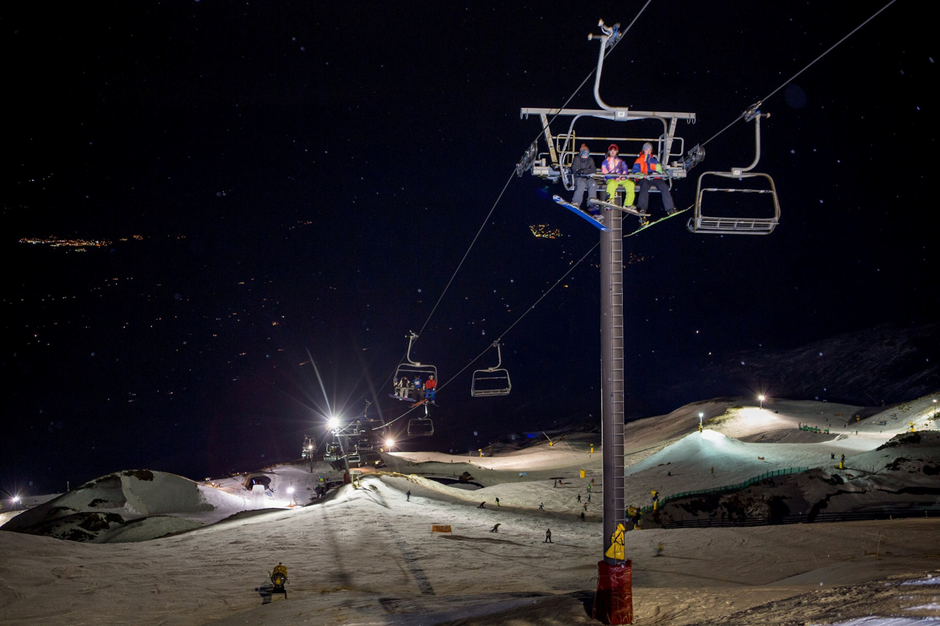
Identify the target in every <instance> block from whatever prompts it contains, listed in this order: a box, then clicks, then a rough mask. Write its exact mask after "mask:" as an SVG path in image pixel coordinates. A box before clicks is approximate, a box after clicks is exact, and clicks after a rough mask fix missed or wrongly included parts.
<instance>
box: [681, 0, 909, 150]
mask: <svg viewBox="0 0 940 626" xmlns="http://www.w3.org/2000/svg"><path fill="white" fill-rule="evenodd" d="M895 2H897V0H890V2H888V4H886V5H884V6H883V7H881V8H880V9H878V10H877V11H875V13H873V14H872V15H871V16H870V17H869V18H868V19H866V20H865V21H864V22H862V23H861V24H859V25H858V26H856V27H855V28H854V29H852V30H851V31H850V32H849V33H848V34H847V35H845V36H844V37H843V38H842V39H840V40H839V41H837V42H836V43H834V44H832V45H831V46H830V47H829V48H828V49H827V50H826V51H825V52H823V53H822V54H820V55H819V56H818V57H816V58H815V59H813V60H812V61H810V62H809V64H807V65H806V66H805V67H804V68H803V69H801V70H800V71H799V72H797V73H796V74H794V75H793V76H791V77H790V78H788V79H787V80H785V81H784V82H783V83H782V84H781V85H780V86H779V87H777V88H776V89H774V90H773V91H771V92H770V93H769V94H767V95H766V96H764V97H763V98H761V99H760V100H758V101H757V105H756V106H759V105H760V104H762V103H763V102H766V101H767V100H769V99H770V98H771V96H774V95H776V94H777V92H779V91H780V90H781V89H783V88H784V87H786V86H787V85H789V84H790V83H792V82H793V81H794V80H796V78H797V77H798V76H799V75H800V74H802V73H803V72H805V71H806V70H808V69H809V68H810V67H812V66H813V65H815V64H816V62H817V61H819V60H821V59H822V58H823V57H824V56H826V55H827V54H829V53H830V52H832V51H833V50H835V49H836V48H837V47H838V46H839V45H840V44H842V43H843V42H844V41H845V40H846V39H848V38H849V37H851V36H852V35H854V34H855V33H857V32H858V31H859V30H861V29H862V28H863V27H864V26H865V25H866V24H868V22H870V21H872V20H873V19H875V18H876V17H878V16H879V15H880V14H881V13H882V12H883V11H884V10H885V9H887V8H888V7H890V6H891V5H892V4H894V3H895ZM753 108H755V107H754V106H752V107H751V109H753ZM751 109H748V110H747V111H744V112H742V113H741V114H740V115H738V116H737V117H736V118H734V120H733V121H732V122H731V123H729V124H728V125H727V126H725V127H724V128H722V129H721V130H720V131H718V132H717V133H715V134H714V135H712V136H711V137H709V138H708V139H706V140H705V141H703V142H702V143H701V144H699V145H701V146H702V147H704V146H705V145H706V144H707V143H708V142H710V141H711V140H712V139H715V138H716V137H718V135H720V134H722V133H723V132H725V131H726V130H728V129H729V128H731V127H732V126H734V125H735V124H737V123H738V122H740V121H741V119H742V118H744V117H746V116H747V114H748V113H749V112H750V110H751Z"/></svg>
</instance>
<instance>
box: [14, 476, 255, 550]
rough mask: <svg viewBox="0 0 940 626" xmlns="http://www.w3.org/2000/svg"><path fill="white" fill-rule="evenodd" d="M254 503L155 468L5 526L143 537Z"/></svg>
mask: <svg viewBox="0 0 940 626" xmlns="http://www.w3.org/2000/svg"><path fill="white" fill-rule="evenodd" d="M245 508H252V507H251V506H250V502H249V501H248V500H247V499H244V498H237V497H234V496H232V495H230V494H227V493H224V492H221V491H218V490H215V489H213V488H212V487H209V486H207V485H203V484H200V483H196V482H194V481H192V480H189V479H188V478H183V477H182V476H177V475H175V474H169V473H166V472H156V471H152V470H146V469H142V470H127V471H124V472H118V473H114V474H108V475H106V476H102V477H100V478H96V479H95V480H92V481H89V482H87V483H85V484H84V485H81V486H80V487H77V488H75V489H73V490H72V491H69V492H68V493H65V494H63V495H61V496H59V497H58V498H55V499H53V500H50V501H49V502H46V503H44V504H41V505H39V506H37V507H35V508H32V509H30V510H28V511H25V512H23V513H22V514H20V515H18V516H16V517H15V518H13V519H11V520H10V521H8V522H7V523H6V524H4V525H3V527H2V528H3V530H11V531H15V532H21V533H28V534H35V535H47V536H51V537H56V538H59V539H71V540H75V541H87V542H93V543H108V542H111V541H142V540H146V539H153V538H155V537H160V536H163V535H167V534H170V533H175V532H181V531H184V530H190V529H192V528H196V527H199V526H202V525H204V524H206V523H212V522H215V521H218V520H219V519H221V518H224V517H228V516H229V515H231V514H232V513H234V512H237V511H238V510H243V509H245Z"/></svg>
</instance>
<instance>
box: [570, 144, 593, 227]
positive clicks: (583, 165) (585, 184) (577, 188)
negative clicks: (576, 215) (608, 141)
mask: <svg viewBox="0 0 940 626" xmlns="http://www.w3.org/2000/svg"><path fill="white" fill-rule="evenodd" d="M571 173H572V174H573V175H574V196H573V197H572V198H571V204H573V205H575V206H576V207H579V208H580V206H581V198H582V197H583V196H584V194H588V196H587V198H585V199H584V201H585V202H587V203H588V204H587V208H588V210H589V211H590V212H591V213H598V210H597V207H596V206H592V205H591V204H590V202H589V201H590V200H591V199H592V198H593V199H595V200H596V199H597V182H596V181H595V180H594V179H593V178H591V177H592V176H593V175H594V174H596V173H597V165H595V164H594V159H593V158H592V157H591V150H590V148H588V147H587V144H586V143H582V144H581V151H580V152H579V153H578V156H576V157H575V158H574V160H573V161H572V162H571Z"/></svg>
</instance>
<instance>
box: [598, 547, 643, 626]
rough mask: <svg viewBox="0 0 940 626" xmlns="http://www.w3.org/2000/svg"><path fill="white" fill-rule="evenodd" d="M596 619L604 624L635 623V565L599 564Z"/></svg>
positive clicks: (629, 562)
mask: <svg viewBox="0 0 940 626" xmlns="http://www.w3.org/2000/svg"><path fill="white" fill-rule="evenodd" d="M592 617H593V618H594V619H596V620H597V621H599V622H601V623H602V624H632V623H633V563H632V562H631V561H626V562H625V563H623V564H622V565H610V564H608V563H607V562H605V561H599V562H598V563H597V593H595V594H594V614H593V615H592Z"/></svg>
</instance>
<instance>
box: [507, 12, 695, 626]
mask: <svg viewBox="0 0 940 626" xmlns="http://www.w3.org/2000/svg"><path fill="white" fill-rule="evenodd" d="M599 25H600V28H601V31H602V34H601V35H591V36H589V39H592V40H594V39H596V40H598V41H599V42H600V50H599V52H598V61H597V75H596V78H595V83H594V98H595V100H596V101H597V104H598V106H599V107H600V109H599V110H593V109H538V108H524V109H522V113H521V116H522V117H523V118H525V117H528V116H529V115H538V116H539V119H540V120H541V122H542V128H543V134H544V136H545V140H546V141H547V143H548V154H547V156H542V155H539V154H538V151H537V148H536V147H530V148H529V149H528V150H527V151H526V153H525V155H524V156H523V159H522V161H521V162H520V165H519V166H518V167H517V173H521V172H522V171H524V170H525V169H531V171H532V173H533V174H535V175H537V176H541V177H543V178H548V179H552V180H555V181H557V180H559V179H561V180H562V181H563V182H564V183H565V186H566V187H568V183H569V181H568V180H567V179H566V175H565V169H566V168H565V155H566V154H567V153H568V152H569V151H571V150H572V149H573V144H574V143H575V141H576V140H577V138H576V136H575V134H574V123H575V121H577V120H578V119H579V118H582V117H585V116H590V117H595V118H601V119H607V120H611V121H615V122H629V121H636V120H648V119H654V120H659V121H660V122H661V123H662V129H663V132H662V134H661V135H660V137H659V154H660V155H662V158H661V161H660V162H661V163H662V164H663V170H664V174H665V175H666V176H668V177H669V178H682V177H684V176H685V173H686V168H685V167H684V166H683V165H682V164H681V163H671V162H670V159H671V156H672V154H673V152H672V150H673V142H674V140H675V139H676V138H675V131H676V126H677V124H678V122H679V120H685V121H687V122H689V123H692V122H694V121H695V114H694V113H679V112H671V111H633V110H630V109H628V108H622V107H613V106H610V105H608V104H606V103H605V102H604V101H603V100H602V99H601V96H600V81H601V73H602V71H603V65H604V55H605V52H606V51H607V49H608V48H609V47H610V46H611V45H612V44H613V43H615V42H616V40H617V39H618V38H619V37H620V36H621V34H620V32H619V29H618V28H617V27H614V28H608V27H606V26H605V25H604V23H603V22H600V24H599ZM549 115H551V116H570V117H572V122H571V125H570V126H569V130H568V133H567V134H564V135H561V136H558V137H553V136H552V133H551V130H550V129H549V121H548V116H549ZM593 139H599V138H596V137H595V138H593ZM556 142H557V143H556ZM539 157H541V158H539ZM571 188H573V184H572V187H571ZM617 202H620V200H619V199H618V200H617ZM603 219H604V225H605V226H607V227H608V228H609V230H607V231H601V233H600V238H601V239H600V247H601V252H600V256H601V259H600V266H601V307H600V309H601V316H600V318H601V319H600V323H601V414H602V422H601V427H602V430H601V444H602V456H603V472H604V473H603V494H602V498H603V503H604V531H603V532H604V535H603V560H601V561H600V562H599V563H598V586H597V593H596V595H595V600H594V618H595V619H598V620H600V621H601V622H603V623H605V624H629V623H632V622H633V603H632V582H631V568H632V565H631V562H630V561H629V560H627V558H626V554H625V549H624V531H625V529H626V498H625V463H624V437H625V435H624V395H625V393H626V390H625V376H624V323H623V302H624V293H623V213H622V212H621V211H608V212H607V214H606V215H605V216H604V218H603Z"/></svg>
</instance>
